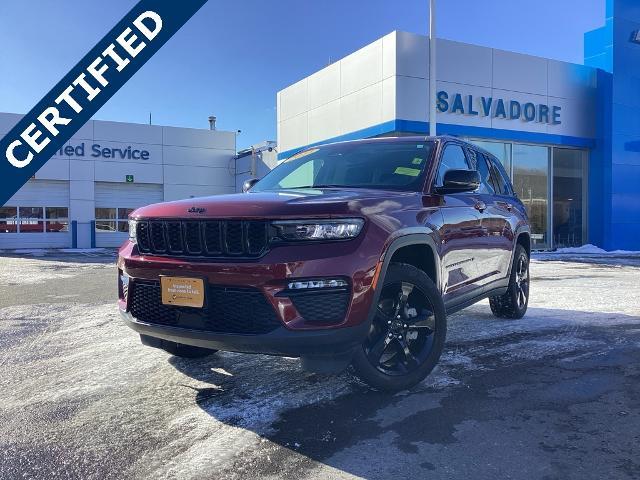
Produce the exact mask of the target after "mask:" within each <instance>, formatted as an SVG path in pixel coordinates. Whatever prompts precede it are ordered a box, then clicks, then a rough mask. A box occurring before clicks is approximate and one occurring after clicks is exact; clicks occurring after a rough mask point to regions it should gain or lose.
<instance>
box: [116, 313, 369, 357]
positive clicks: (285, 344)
mask: <svg viewBox="0 0 640 480" xmlns="http://www.w3.org/2000/svg"><path fill="white" fill-rule="evenodd" d="M120 314H121V315H122V318H123V319H124V321H125V323H126V324H127V325H128V326H129V327H130V328H132V329H133V330H135V331H136V332H138V333H139V334H141V335H147V336H149V337H153V338H160V339H163V340H168V341H171V342H177V343H182V344H185V345H194V346H197V347H203V348H211V349H215V350H224V351H231V352H241V353H261V354H266V355H279V356H287V357H335V356H340V355H350V354H351V353H352V352H353V350H354V349H355V348H356V347H357V346H358V345H361V344H362V342H363V341H364V339H365V337H366V335H367V332H368V329H369V322H367V321H365V322H362V323H361V324H360V325H358V326H355V327H345V328H337V329H324V330H301V331H292V330H289V329H287V328H285V327H284V326H283V327H280V328H278V329H276V330H274V331H272V332H269V333H266V334H262V335H240V334H227V333H215V332H208V331H203V330H191V329H186V328H176V327H170V326H165V325H157V324H150V323H145V322H140V321H138V320H136V319H135V318H133V316H132V315H131V314H130V313H129V312H126V311H123V310H122V309H121V310H120Z"/></svg>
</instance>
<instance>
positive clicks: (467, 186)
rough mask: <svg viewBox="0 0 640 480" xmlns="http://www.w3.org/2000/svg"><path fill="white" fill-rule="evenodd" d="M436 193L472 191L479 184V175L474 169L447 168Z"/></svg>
mask: <svg viewBox="0 0 640 480" xmlns="http://www.w3.org/2000/svg"><path fill="white" fill-rule="evenodd" d="M442 184H443V185H442V186H441V187H437V188H436V191H437V192H438V193H462V192H473V191H474V190H477V189H478V187H479V186H480V175H478V172H476V171H475V170H447V171H446V172H445V174H444V180H443V182H442Z"/></svg>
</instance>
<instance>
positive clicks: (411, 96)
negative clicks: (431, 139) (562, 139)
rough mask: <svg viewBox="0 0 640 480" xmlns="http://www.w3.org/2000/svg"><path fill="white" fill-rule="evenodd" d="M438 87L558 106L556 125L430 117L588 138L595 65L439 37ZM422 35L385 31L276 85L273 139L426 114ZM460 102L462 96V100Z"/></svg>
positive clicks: (282, 142)
mask: <svg viewBox="0 0 640 480" xmlns="http://www.w3.org/2000/svg"><path fill="white" fill-rule="evenodd" d="M437 72H438V73H437V75H438V81H437V87H438V90H439V91H440V90H445V91H447V92H449V93H460V94H461V95H462V96H463V98H465V97H466V96H468V95H473V96H474V100H473V101H474V105H475V110H478V108H479V106H480V97H481V96H485V97H493V98H494V100H497V99H498V98H503V99H504V100H505V101H507V102H508V101H510V100H515V101H519V102H521V103H526V102H535V103H536V104H545V105H557V106H560V107H561V120H562V123H561V124H560V125H550V124H547V123H541V122H537V121H536V122H525V121H523V120H505V119H502V118H493V117H492V116H488V117H485V116H482V115H477V116H476V115H467V114H464V115H463V114H460V113H451V112H446V113H438V117H437V121H438V122H440V123H446V124H455V125H467V126H475V127H484V128H494V129H507V130H517V131H525V132H537V133H546V134H553V135H566V136H574V137H583V138H593V136H594V132H595V110H594V105H595V93H596V71H595V70H594V69H592V68H590V67H585V66H583V65H575V64H570V63H565V62H559V61H556V60H548V59H545V58H539V57H533V56H530V55H522V54H518V53H513V52H506V51H503V50H496V49H492V48H486V47H480V46H476V45H468V44H463V43H459V42H454V41H450V40H442V39H441V40H438V60H437ZM428 78H429V39H428V38H427V37H425V36H422V35H417V34H412V33H406V32H392V33H390V34H389V35H386V36H384V37H382V38H381V39H378V40H376V41H375V42H373V43H371V44H370V45H367V46H365V47H364V48H362V49H360V50H358V51H356V52H354V53H352V54H351V55H349V56H347V57H345V58H343V59H342V60H339V61H338V62H336V63H334V64H332V65H329V66H328V67H326V68H324V69H322V70H320V71H318V72H316V73H314V74H313V75H311V76H309V77H307V78H305V79H302V80H300V81H298V82H296V83H295V84H293V85H291V86H289V87H287V88H285V89H284V90H282V91H280V92H278V95H277V111H278V147H279V150H280V152H287V151H290V150H292V149H295V148H299V147H303V146H305V145H308V144H311V143H315V142H319V141H323V140H327V139H331V138H335V137H339V136H341V135H345V134H350V133H353V132H357V131H358V130H362V129H364V128H367V127H372V126H376V125H379V124H382V123H384V122H387V121H390V120H396V119H399V120H410V121H420V122H426V121H428V115H429V114H428V111H429V98H428ZM465 108H466V103H465Z"/></svg>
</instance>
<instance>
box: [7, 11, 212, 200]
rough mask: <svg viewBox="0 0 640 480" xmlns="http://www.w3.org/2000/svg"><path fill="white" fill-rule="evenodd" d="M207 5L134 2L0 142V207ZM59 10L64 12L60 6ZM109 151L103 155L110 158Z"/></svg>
mask: <svg viewBox="0 0 640 480" xmlns="http://www.w3.org/2000/svg"><path fill="white" fill-rule="evenodd" d="M206 1H207V0H181V1H179V2H178V1H175V0H141V1H140V2H138V4H136V5H135V6H134V7H133V9H131V11H130V12H129V13H128V14H127V15H125V17H124V18H123V19H122V20H121V21H120V22H118V24H117V25H116V26H115V27H113V29H111V31H110V32H109V33H107V35H105V37H104V38H103V39H102V40H100V41H99V42H98V44H97V45H96V46H95V47H93V48H92V49H91V50H90V51H89V53H87V55H85V57H84V58H83V59H82V60H80V62H78V64H77V65H76V66H75V67H73V69H71V71H70V72H69V73H67V74H66V75H65V76H64V77H63V78H62V80H60V82H58V84H57V85H56V86H55V87H53V89H52V90H51V91H50V92H49V93H48V94H47V95H46V96H45V97H44V98H43V99H42V100H40V102H39V103H38V104H37V105H36V106H35V107H33V109H32V110H31V111H30V112H29V113H27V114H26V115H25V116H24V117H23V118H22V119H21V120H20V121H19V122H18V124H17V125H16V126H15V127H13V129H12V130H11V131H10V132H9V133H8V134H7V135H6V136H5V137H4V138H3V139H2V140H0V206H1V205H3V204H4V203H5V202H6V201H7V200H8V199H9V198H10V197H11V196H12V195H13V194H14V193H15V192H16V191H18V189H19V188H20V187H21V186H22V185H24V184H25V183H26V182H27V180H29V178H31V177H32V176H33V175H34V174H35V173H36V172H37V171H38V170H39V169H40V168H41V167H42V166H43V165H44V164H45V163H46V162H47V160H49V159H50V158H51V157H52V156H53V155H55V154H56V152H59V151H60V149H61V148H64V144H65V143H66V142H67V141H68V140H69V139H70V138H71V136H72V135H73V134H74V133H76V132H77V131H78V130H79V129H80V127H82V126H83V125H84V124H85V123H87V121H88V120H89V119H90V118H91V117H92V116H93V115H94V114H95V113H96V112H97V111H98V110H99V109H100V107H102V106H103V105H104V104H105V103H106V101H107V100H109V99H110V98H111V97H112V96H113V94H114V93H116V92H117V91H118V90H119V89H120V87H122V86H123V85H124V84H125V83H126V82H127V81H128V80H129V79H130V78H131V77H132V76H133V74H134V73H136V72H137V71H138V70H139V69H140V67H142V65H144V64H145V63H146V62H147V60H149V58H151V56H152V55H153V54H154V53H156V52H157V51H158V49H160V47H162V45H164V44H165V43H166V42H167V41H168V40H169V39H170V38H171V37H172V36H173V34H174V33H176V32H177V31H178V30H179V29H180V27H182V26H183V25H184V24H185V23H186V22H187V20H189V18H191V17H192V16H193V14H195V13H196V12H197V11H198V10H199V9H200V7H202V5H204V4H205V3H206ZM60 8H61V9H63V8H65V7H64V6H63V5H62V4H61V6H60ZM25 35H26V33H25ZM92 150H93V148H92ZM112 150H113V149H110V152H108V154H109V155H110V154H111V153H112ZM94 153H95V152H94ZM114 153H115V154H116V155H117V154H118V153H120V155H126V156H129V155H133V154H134V153H133V151H131V150H128V151H126V152H125V153H124V154H123V153H121V152H114ZM100 155H102V156H105V154H104V150H102V149H101V150H100ZM136 155H137V154H136ZM140 155H142V153H141V152H140Z"/></svg>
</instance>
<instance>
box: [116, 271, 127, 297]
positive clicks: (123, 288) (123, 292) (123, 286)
mask: <svg viewBox="0 0 640 480" xmlns="http://www.w3.org/2000/svg"><path fill="white" fill-rule="evenodd" d="M118 286H119V287H120V298H121V299H123V300H126V299H127V296H128V295H129V275H127V274H126V273H124V272H123V271H120V282H119V285H118Z"/></svg>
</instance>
